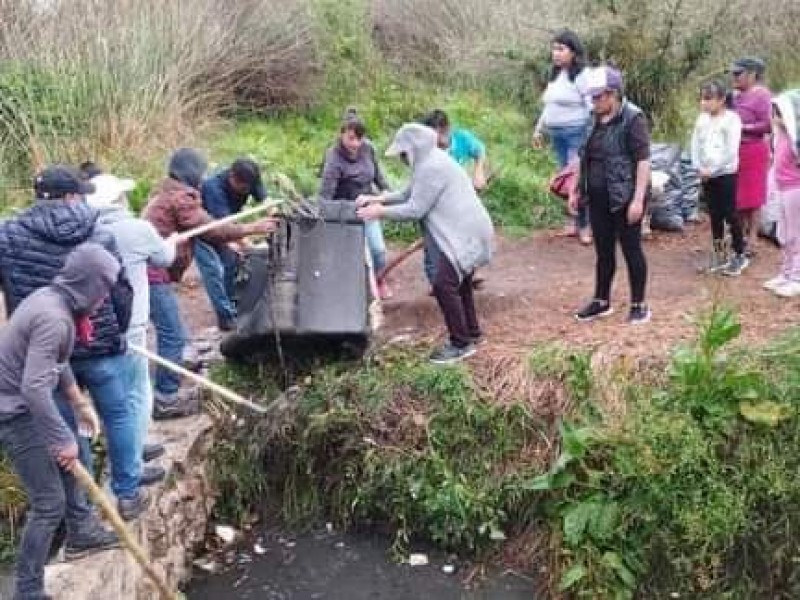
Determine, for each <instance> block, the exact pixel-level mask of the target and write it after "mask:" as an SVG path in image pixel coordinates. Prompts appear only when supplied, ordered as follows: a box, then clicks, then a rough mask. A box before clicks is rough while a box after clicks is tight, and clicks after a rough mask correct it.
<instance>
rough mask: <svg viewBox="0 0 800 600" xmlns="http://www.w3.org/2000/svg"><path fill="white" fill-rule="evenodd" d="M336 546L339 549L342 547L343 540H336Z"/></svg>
mask: <svg viewBox="0 0 800 600" xmlns="http://www.w3.org/2000/svg"><path fill="white" fill-rule="evenodd" d="M336 547H337V548H340V549H341V548H344V542H336Z"/></svg>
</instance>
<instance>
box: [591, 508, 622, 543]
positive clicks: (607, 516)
mask: <svg viewBox="0 0 800 600" xmlns="http://www.w3.org/2000/svg"><path fill="white" fill-rule="evenodd" d="M595 506H596V507H597V510H596V511H595V512H594V514H593V515H592V517H591V519H590V520H589V535H591V536H592V538H593V539H595V540H597V541H605V540H607V539H609V538H610V537H611V536H612V535H614V532H615V531H616V529H617V526H618V524H619V505H618V504H617V503H616V502H608V503H598V504H596V505H595Z"/></svg>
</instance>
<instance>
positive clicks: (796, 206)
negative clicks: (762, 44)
mask: <svg viewBox="0 0 800 600" xmlns="http://www.w3.org/2000/svg"><path fill="white" fill-rule="evenodd" d="M773 115H774V117H773V124H774V131H775V188H776V191H777V193H778V198H779V200H780V204H781V212H780V221H779V222H778V238H779V239H781V240H782V241H783V264H782V265H781V272H780V273H779V274H778V276H777V277H774V278H773V279H770V280H769V281H768V282H767V283H765V284H764V287H765V288H767V289H768V290H770V291H772V292H774V293H775V294H777V295H778V296H782V297H784V298H791V297H794V296H800V147H798V133H799V132H798V127H800V121H798V119H800V90H792V91H790V92H784V93H783V94H781V95H780V96H778V97H777V98H776V99H775V100H774V101H773Z"/></svg>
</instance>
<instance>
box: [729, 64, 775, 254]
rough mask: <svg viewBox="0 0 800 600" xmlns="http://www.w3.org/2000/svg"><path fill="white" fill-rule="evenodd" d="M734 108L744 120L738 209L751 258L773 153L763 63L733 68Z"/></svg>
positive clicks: (765, 195)
mask: <svg viewBox="0 0 800 600" xmlns="http://www.w3.org/2000/svg"><path fill="white" fill-rule="evenodd" d="M731 76H732V77H733V87H734V89H735V90H736V93H735V95H734V97H733V109H734V110H735V111H736V112H737V114H738V115H739V118H740V119H741V121H742V141H741V145H740V146H739V177H738V180H737V186H736V208H737V210H738V211H739V215H740V217H741V221H742V225H743V227H744V230H745V235H746V236H747V239H748V244H747V246H748V255H749V256H753V255H754V249H755V243H756V239H757V237H758V222H759V210H760V209H761V207H762V206H764V203H765V202H766V199H767V175H768V173H769V162H770V160H769V159H770V156H769V155H770V150H769V142H768V139H767V137H768V135H769V133H770V131H771V130H772V126H771V117H772V104H771V100H772V94H771V93H770V91H769V90H768V89H767V88H766V87H764V85H763V84H762V80H763V78H764V62H763V61H762V60H761V59H758V58H740V59H739V60H737V61H736V62H735V63H733V67H732V68H731Z"/></svg>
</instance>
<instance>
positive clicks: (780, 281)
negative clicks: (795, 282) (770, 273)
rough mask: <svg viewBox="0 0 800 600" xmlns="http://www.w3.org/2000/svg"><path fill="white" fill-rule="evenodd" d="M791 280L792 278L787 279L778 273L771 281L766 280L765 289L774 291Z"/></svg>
mask: <svg viewBox="0 0 800 600" xmlns="http://www.w3.org/2000/svg"><path fill="white" fill-rule="evenodd" d="M790 281H791V280H790V279H787V278H786V277H784V276H783V275H778V276H777V277H773V278H772V279H770V280H769V281H767V282H765V283H764V289H765V290H769V291H770V292H774V291H775V290H777V289H778V288H779V287H783V286H784V285H786V284H787V283H789V282H790Z"/></svg>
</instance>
